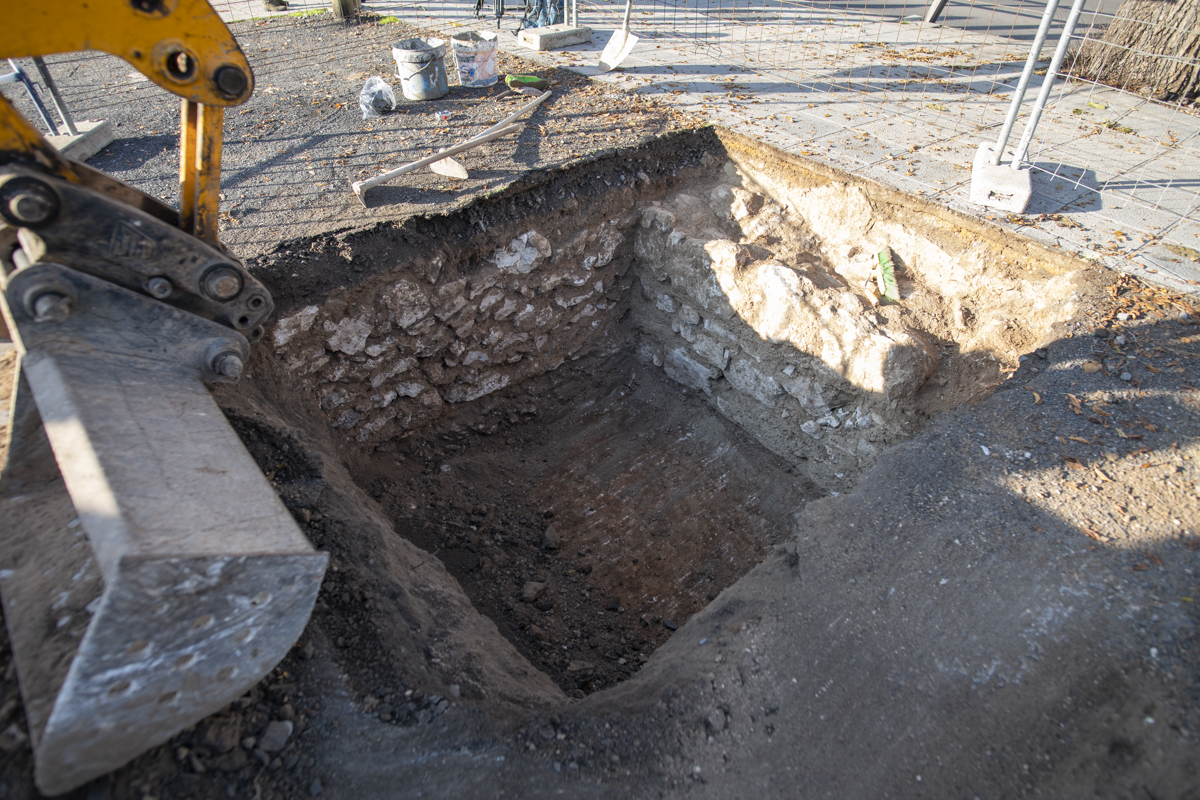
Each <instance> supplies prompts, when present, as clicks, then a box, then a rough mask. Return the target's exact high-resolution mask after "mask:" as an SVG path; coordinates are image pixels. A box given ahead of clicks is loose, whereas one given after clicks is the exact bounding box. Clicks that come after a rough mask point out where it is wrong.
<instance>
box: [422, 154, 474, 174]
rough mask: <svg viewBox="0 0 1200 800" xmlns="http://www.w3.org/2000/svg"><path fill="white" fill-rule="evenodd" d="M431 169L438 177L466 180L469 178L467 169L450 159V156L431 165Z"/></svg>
mask: <svg viewBox="0 0 1200 800" xmlns="http://www.w3.org/2000/svg"><path fill="white" fill-rule="evenodd" d="M429 168H430V169H431V170H433V171H434V172H436V173H437V174H438V175H445V176H446V177H447V178H458V179H459V180H466V179H467V178H468V177H469V176H468V175H467V168H466V167H464V166H463V165H462V164H461V163H459V162H458V161H457V160H456V159H453V158H450V157H449V156H447V157H446V158H443V159H441V160H440V161H435V162H433V163H432V164H430V165H429Z"/></svg>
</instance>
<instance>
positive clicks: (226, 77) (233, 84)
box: [213, 65, 250, 100]
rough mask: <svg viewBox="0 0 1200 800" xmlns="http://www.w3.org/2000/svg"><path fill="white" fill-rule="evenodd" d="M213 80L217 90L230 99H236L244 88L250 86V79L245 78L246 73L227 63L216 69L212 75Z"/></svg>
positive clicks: (242, 92) (244, 90) (243, 92)
mask: <svg viewBox="0 0 1200 800" xmlns="http://www.w3.org/2000/svg"><path fill="white" fill-rule="evenodd" d="M213 82H214V83H216V85H217V91H219V92H220V93H221V94H223V95H225V96H226V97H228V98H229V99H230V100H236V99H237V98H239V97H241V96H242V95H244V94H245V93H246V89H247V88H248V87H249V86H250V81H249V80H248V79H247V78H246V73H244V72H242V71H241V70H240V69H238V68H237V67H232V66H229V65H226V66H224V67H221V68H219V69H218V70H217V72H216V74H215V75H213Z"/></svg>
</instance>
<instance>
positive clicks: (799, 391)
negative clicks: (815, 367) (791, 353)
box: [780, 375, 829, 416]
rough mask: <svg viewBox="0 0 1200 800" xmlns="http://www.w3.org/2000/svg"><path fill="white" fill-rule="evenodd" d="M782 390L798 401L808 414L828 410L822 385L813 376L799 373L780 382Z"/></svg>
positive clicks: (821, 412)
mask: <svg viewBox="0 0 1200 800" xmlns="http://www.w3.org/2000/svg"><path fill="white" fill-rule="evenodd" d="M780 385H781V386H782V387H783V390H784V391H785V392H787V393H788V394H790V395H791V396H792V397H794V398H796V399H797V400H798V401H800V405H801V406H803V407H804V410H805V411H807V412H809V413H810V414H816V415H818V416H820V415H823V414H826V413H828V412H829V406H828V405H826V403H825V398H824V396H823V395H824V391H825V387H823V386H822V385H821V384H820V383H819V382H818V381H817V380H816V379H815V378H812V377H809V376H806V375H800V376H796V377H794V378H790V379H788V380H784V381H782V382H781V383H780Z"/></svg>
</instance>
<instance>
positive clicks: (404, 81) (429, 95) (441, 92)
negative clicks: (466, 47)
mask: <svg viewBox="0 0 1200 800" xmlns="http://www.w3.org/2000/svg"><path fill="white" fill-rule="evenodd" d="M392 58H394V59H396V77H397V78H399V79H400V89H401V90H402V91H403V92H404V97H405V99H407V100H437V99H438V98H439V97H445V96H446V93H447V92H449V91H450V83H449V81H448V80H447V78H446V42H445V41H443V40H442V39H422V38H416V39H402V40H401V41H399V42H396V43H394V44H393V45H392Z"/></svg>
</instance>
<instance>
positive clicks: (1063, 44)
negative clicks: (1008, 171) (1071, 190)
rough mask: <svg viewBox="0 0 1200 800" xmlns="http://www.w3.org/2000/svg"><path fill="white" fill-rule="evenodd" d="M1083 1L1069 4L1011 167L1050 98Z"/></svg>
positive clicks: (1026, 149) (1019, 157)
mask: <svg viewBox="0 0 1200 800" xmlns="http://www.w3.org/2000/svg"><path fill="white" fill-rule="evenodd" d="M1083 2H1084V0H1075V2H1074V3H1073V4H1072V5H1071V14H1070V16H1068V17H1067V24H1066V25H1065V26H1064V27H1063V31H1062V35H1060V36H1059V37H1058V47H1057V48H1056V49H1055V50H1054V58H1053V60H1051V62H1050V68H1049V69H1047V70H1046V80H1044V81H1042V88H1041V90H1040V91H1039V92H1038V96H1037V100H1036V101H1035V102H1034V104H1033V111H1031V112H1029V121H1028V122H1026V123H1025V132H1024V133H1023V134H1021V143H1020V144H1019V145H1017V151H1016V153H1014V154H1013V160H1012V165H1011V166H1012V168H1013V169H1020V168H1021V161H1022V160H1024V158H1025V154H1026V153H1027V152H1029V143H1030V142H1031V141H1033V132H1034V131H1035V130H1037V124H1038V120H1039V119H1041V118H1042V110H1043V109H1044V108H1045V107H1046V101H1047V100H1049V99H1050V89H1051V88H1053V86H1054V79H1055V78H1057V77H1058V68H1059V67H1061V66H1062V61H1063V58H1064V57H1065V56H1066V55H1067V47H1068V46H1069V45H1070V44H1071V34H1072V33H1073V32H1074V31H1075V23H1076V22H1078V21H1079V15H1080V13H1081V12H1082V11H1083Z"/></svg>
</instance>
